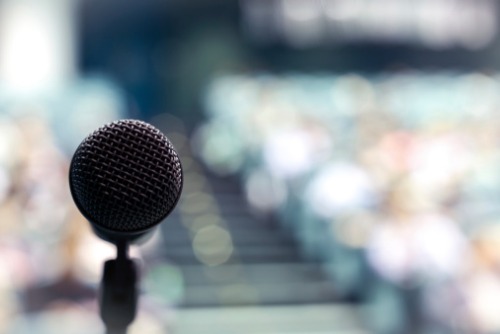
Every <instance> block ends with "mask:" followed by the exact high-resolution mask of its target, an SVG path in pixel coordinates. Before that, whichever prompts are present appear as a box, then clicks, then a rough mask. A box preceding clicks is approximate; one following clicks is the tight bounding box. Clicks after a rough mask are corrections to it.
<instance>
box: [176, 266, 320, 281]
mask: <svg viewBox="0 0 500 334" xmlns="http://www.w3.org/2000/svg"><path fill="white" fill-rule="evenodd" d="M179 269H180V270H181V271H182V273H183V276H184V281H185V284H186V285H188V286H189V285H202V284H207V285H208V284H210V285H224V284H229V283H234V282H238V281H245V282H250V283H251V284H260V283H283V282H287V283H288V282H305V283H307V282H319V281H324V280H325V275H324V273H323V272H322V271H321V269H320V268H319V266H318V265H314V264H303V263H269V264H247V265H237V264H233V265H221V266H216V267H207V266H200V265H190V266H180V267H179Z"/></svg>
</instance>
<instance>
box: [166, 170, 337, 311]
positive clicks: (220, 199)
mask: <svg viewBox="0 0 500 334" xmlns="http://www.w3.org/2000/svg"><path fill="white" fill-rule="evenodd" d="M205 176H206V175H205ZM206 181H207V183H206V185H205V186H206V187H207V188H208V189H211V190H212V191H211V193H210V196H211V198H212V200H213V203H212V204H215V205H216V207H217V208H218V209H217V211H218V214H220V217H221V222H222V221H223V222H224V223H223V227H222V231H227V232H228V234H229V235H230V238H231V246H232V252H231V255H230V256H229V257H228V259H227V261H225V262H224V263H222V264H217V265H211V264H210V263H209V264H208V265H206V264H204V263H203V258H201V260H200V256H199V255H197V252H196V250H195V244H196V243H193V239H195V238H196V236H195V235H196V232H194V233H193V231H192V229H190V228H189V222H188V223H187V224H186V223H185V222H184V223H183V222H182V220H183V219H184V220H185V219H190V218H191V217H190V216H189V215H187V217H184V218H183V217H181V216H182V210H178V211H177V212H176V214H174V217H172V218H169V221H168V223H167V224H163V225H165V226H163V233H164V241H165V243H166V245H165V252H166V254H165V256H166V257H167V258H168V259H169V260H170V261H171V262H173V263H175V264H176V265H178V266H179V268H180V269H181V271H182V274H183V278H184V283H185V286H186V289H185V292H186V295H185V299H184V301H183V303H182V306H183V307H211V306H234V305H291V304H318V303H330V302H333V301H335V300H336V296H335V291H334V287H333V285H332V283H331V281H330V280H328V278H327V277H326V276H325V275H324V274H323V272H322V271H321V268H320V266H319V265H318V264H316V263H308V262H305V261H304V260H303V259H302V258H301V257H300V255H299V253H298V250H297V248H296V246H295V245H294V242H293V241H292V240H291V239H290V238H288V237H287V236H285V234H284V233H283V232H282V230H280V228H279V226H278V225H277V224H274V223H273V222H272V221H270V220H263V219H257V218H256V217H255V216H253V215H252V214H251V212H250V211H249V208H248V206H247V204H246V203H245V201H244V198H243V196H242V192H241V189H240V187H239V185H238V183H237V182H236V181H235V180H233V179H225V178H218V177H214V176H210V177H207V178H206ZM186 182H189V181H188V180H187V179H186ZM207 198H209V197H207ZM207 198H205V200H206V199H207ZM185 205H187V204H185ZM191 205H196V203H193V204H191ZM201 217H202V218H201V219H203V215H202V216H201ZM207 217H209V218H210V217H211V216H207ZM192 219H200V218H192ZM203 223H204V222H203V221H202V222H200V224H201V225H202V226H203ZM186 225H188V226H186ZM204 227H205V226H204ZM198 228H199V227H198ZM202 228H203V227H202ZM193 234H194V235H193ZM208 237H209V238H210V236H208ZM216 237H217V234H216V235H214V236H213V238H216ZM210 241H212V242H213V243H214V248H217V245H218V242H219V240H216V239H214V240H208V242H210ZM224 242H227V240H224Z"/></svg>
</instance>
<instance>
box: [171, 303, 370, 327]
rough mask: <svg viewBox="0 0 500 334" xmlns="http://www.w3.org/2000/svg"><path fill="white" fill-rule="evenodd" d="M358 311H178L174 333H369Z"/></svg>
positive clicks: (351, 308)
mask: <svg viewBox="0 0 500 334" xmlns="http://www.w3.org/2000/svg"><path fill="white" fill-rule="evenodd" d="M360 313H361V312H360V310H359V308H357V307H354V306H345V305H337V304H332V305H298V306H266V307H230V308H191V309H181V310H179V311H178V312H177V314H176V317H175V321H174V323H173V326H172V327H173V328H172V330H173V333H175V334H199V333H205V334H229V333H238V334H368V333H369V331H368V330H366V329H365V328H364V327H363V325H362V322H361V315H360Z"/></svg>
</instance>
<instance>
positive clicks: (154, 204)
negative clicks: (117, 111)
mask: <svg viewBox="0 0 500 334" xmlns="http://www.w3.org/2000/svg"><path fill="white" fill-rule="evenodd" d="M69 179H70V188H71V193H72V195H73V199H74V201H75V203H76V205H77V206H78V208H79V209H80V211H81V212H82V214H83V215H84V216H85V217H86V218H87V219H89V220H90V221H91V222H92V223H94V224H97V225H99V226H100V227H103V228H105V229H108V230H111V231H113V232H135V231H141V230H146V229H148V228H151V227H153V226H154V225H156V224H158V223H160V222H161V221H162V220H163V219H164V218H165V217H166V216H167V215H168V214H169V213H170V212H171V211H172V210H173V208H174V207H175V205H176V204H177V201H178V199H179V197H180V194H181V190H182V182H183V177H182V167H181V163H180V160H179V157H178V155H177V152H176V151H175V149H174V147H173V145H172V143H170V141H169V140H168V139H167V137H166V136H165V135H164V134H163V133H161V132H160V131H159V130H158V129H156V128H155V127H153V126H152V125H150V124H147V123H145V122H142V121H138V120H120V121H117V122H113V123H110V124H107V125H105V126H103V127H101V128H99V129H98V130H96V131H95V132H94V133H92V134H91V135H90V136H88V137H87V138H86V139H85V140H84V141H83V142H82V143H81V144H80V146H79V147H78V148H77V150H76V152H75V154H74V156H73V159H72V161H71V167H70V175H69Z"/></svg>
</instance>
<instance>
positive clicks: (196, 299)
mask: <svg viewBox="0 0 500 334" xmlns="http://www.w3.org/2000/svg"><path fill="white" fill-rule="evenodd" d="M336 299H337V295H336V293H335V291H334V288H333V285H332V283H331V282H329V281H320V282H309V283H304V282H277V283H259V284H248V283H247V284H245V283H239V284H228V285H220V286H207V285H204V286H194V285H192V286H189V287H188V288H187V289H186V292H185V295H184V299H183V302H182V303H181V305H182V306H185V307H202V306H206V307H208V306H212V307H220V306H229V305H294V304H311V303H316V304H319V303H331V302H333V301H335V300H336Z"/></svg>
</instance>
